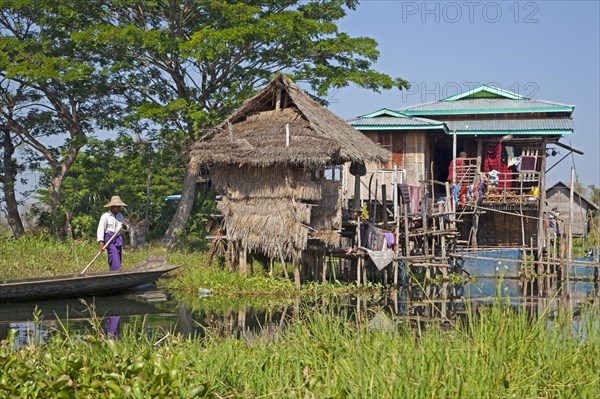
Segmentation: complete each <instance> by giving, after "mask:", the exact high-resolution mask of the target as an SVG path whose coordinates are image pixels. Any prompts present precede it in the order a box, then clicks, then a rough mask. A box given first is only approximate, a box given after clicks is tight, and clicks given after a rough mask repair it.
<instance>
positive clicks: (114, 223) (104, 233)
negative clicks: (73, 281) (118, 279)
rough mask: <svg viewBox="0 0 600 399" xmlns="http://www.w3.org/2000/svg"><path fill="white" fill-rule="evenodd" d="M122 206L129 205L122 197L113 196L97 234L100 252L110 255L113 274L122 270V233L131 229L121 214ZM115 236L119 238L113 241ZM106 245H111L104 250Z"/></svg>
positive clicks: (109, 259)
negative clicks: (104, 251)
mask: <svg viewBox="0 0 600 399" xmlns="http://www.w3.org/2000/svg"><path fill="white" fill-rule="evenodd" d="M122 206H127V204H126V203H124V202H123V201H121V197H119V196H117V195H114V196H112V197H111V199H110V201H109V202H108V204H106V205H104V207H105V208H110V209H109V210H108V212H105V213H103V214H102V216H101V217H100V222H99V223H98V230H97V232H96V236H97V239H98V249H99V251H100V252H102V251H103V250H104V249H106V254H107V255H108V267H109V269H110V271H111V272H118V271H120V270H121V266H122V265H121V260H122V257H121V256H122V255H121V253H122V248H123V235H122V231H123V230H127V228H128V227H129V226H128V225H127V223H126V222H125V218H124V217H123V214H122V213H121V207H122ZM115 234H117V236H116V237H115V238H113V239H112V240H111V238H112V236H113V235H115ZM109 241H110V242H109ZM104 243H109V244H108V245H107V246H106V248H104Z"/></svg>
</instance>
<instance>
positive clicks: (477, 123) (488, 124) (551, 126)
mask: <svg viewBox="0 0 600 399" xmlns="http://www.w3.org/2000/svg"><path fill="white" fill-rule="evenodd" d="M444 123H445V124H446V126H447V127H448V130H449V131H450V132H454V131H455V130H456V133H457V134H506V133H512V134H519V135H523V134H534V135H542V134H543V135H548V134H550V135H555V134H558V135H563V134H571V133H573V130H574V129H575V126H574V124H573V120H572V119H571V118H535V119H492V120H480V119H478V120H460V121H444Z"/></svg>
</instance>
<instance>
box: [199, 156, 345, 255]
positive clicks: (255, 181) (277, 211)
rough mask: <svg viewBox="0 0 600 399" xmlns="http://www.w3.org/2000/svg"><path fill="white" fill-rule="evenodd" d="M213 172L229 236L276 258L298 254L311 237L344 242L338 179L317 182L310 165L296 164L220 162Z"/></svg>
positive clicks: (246, 246)
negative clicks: (236, 164) (341, 235)
mask: <svg viewBox="0 0 600 399" xmlns="http://www.w3.org/2000/svg"><path fill="white" fill-rule="evenodd" d="M210 175H211V179H212V180H213V184H214V185H215V186H216V188H217V191H219V192H220V194H222V195H223V197H224V199H223V200H221V201H219V203H218V204H217V208H218V209H219V211H220V212H221V213H222V214H223V216H224V223H225V226H224V227H225V230H226V232H227V239H228V240H230V241H237V242H239V243H240V244H241V245H242V247H245V248H246V249H247V250H249V251H252V252H258V253H263V254H265V255H267V256H269V257H272V258H275V259H279V257H280V255H283V257H284V258H286V259H299V258H300V252H301V251H302V250H304V249H306V247H307V243H308V238H309V237H315V238H318V239H320V240H321V241H323V242H324V243H327V244H333V245H336V244H339V233H338V231H337V230H339V229H340V227H341V198H340V183H339V182H334V181H313V180H312V178H311V171H310V170H308V169H303V168H295V167H292V166H283V167H277V168H275V167H270V168H256V167H243V168H238V167H235V166H219V167H212V168H211V169H210ZM280 251H281V253H280Z"/></svg>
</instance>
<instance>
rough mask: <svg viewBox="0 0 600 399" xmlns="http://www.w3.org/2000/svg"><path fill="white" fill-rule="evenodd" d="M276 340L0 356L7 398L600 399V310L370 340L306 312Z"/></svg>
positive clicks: (71, 346) (502, 313)
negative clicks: (576, 323)
mask: <svg viewBox="0 0 600 399" xmlns="http://www.w3.org/2000/svg"><path fill="white" fill-rule="evenodd" d="M305 311H306V312H307V313H308V316H307V317H306V318H303V319H296V320H293V321H292V322H291V323H288V324H287V327H286V328H285V329H284V330H280V331H279V333H277V334H276V335H275V336H274V337H273V336H272V335H270V336H260V337H258V338H255V339H253V340H249V341H248V340H246V341H244V340H240V339H236V338H234V337H218V336H211V335H210V334H209V335H208V336H207V337H205V338H203V339H189V340H188V339H183V338H182V337H180V336H177V335H172V334H167V335H166V336H164V337H162V338H161V337H157V336H155V337H148V336H147V335H145V334H144V333H142V331H143V328H139V329H130V330H127V331H124V332H123V333H122V335H121V336H122V340H121V341H114V340H110V339H106V338H104V337H102V336H98V335H97V334H96V335H95V334H90V335H88V336H86V337H84V338H85V339H80V338H76V337H71V336H68V335H62V336H58V337H55V338H54V339H53V340H52V341H51V342H50V343H49V344H47V345H46V346H43V347H37V346H36V347H26V348H22V349H19V350H12V349H10V348H11V344H10V342H6V343H4V344H3V345H2V347H1V348H0V366H1V367H2V368H3V373H2V375H1V376H0V396H3V395H4V396H10V395H13V396H15V397H39V398H49V397H59V395H60V397H132V398H142V397H186V398H187V397H202V396H207V397H239V398H255V397H276V398H279V397H294V398H305V397H307V398H310V397H319V398H320V397H349V398H350V397H351V398H403V397H407V398H408V397H409V398H511V397H514V398H540V397H541V398H596V397H600V375H599V374H598V370H599V369H600V344H599V343H600V332H599V319H598V314H597V312H593V311H589V310H584V312H583V314H582V316H581V319H580V320H585V323H583V324H582V325H581V326H580V328H579V329H578V330H574V329H573V326H574V324H573V323H574V319H573V317H572V316H571V315H568V314H563V315H560V316H559V317H557V318H555V319H553V320H550V319H548V318H546V317H542V318H540V319H536V320H533V321H531V320H530V319H528V317H527V315H526V314H525V312H516V311H514V310H512V309H510V308H507V307H505V306H501V305H495V306H492V307H490V308H486V309H483V310H482V311H481V312H480V313H479V315H478V316H477V317H466V318H465V319H463V321H462V322H459V323H456V324H455V325H453V326H452V327H450V328H441V327H436V326H433V327H431V328H428V329H427V330H426V331H423V330H420V329H418V328H413V327H410V326H409V325H407V324H402V323H396V325H397V328H394V329H388V330H385V331H370V329H369V327H368V323H367V322H366V321H365V320H362V321H358V322H350V323H349V322H348V321H347V319H346V318H344V317H342V316H338V315H336V314H335V313H334V312H333V311H330V310H328V309H324V311H317V310H315V309H312V310H309V309H306V310H305Z"/></svg>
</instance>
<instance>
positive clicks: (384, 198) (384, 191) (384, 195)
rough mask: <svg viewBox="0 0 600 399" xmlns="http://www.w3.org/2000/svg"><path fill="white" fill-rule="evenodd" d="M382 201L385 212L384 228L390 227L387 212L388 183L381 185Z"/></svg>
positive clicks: (383, 215)
mask: <svg viewBox="0 0 600 399" xmlns="http://www.w3.org/2000/svg"><path fill="white" fill-rule="evenodd" d="M381 202H382V203H383V214H382V215H381V216H382V217H383V228H384V229H386V230H387V229H388V225H389V222H388V213H387V205H388V202H387V186H386V184H382V185H381Z"/></svg>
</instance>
